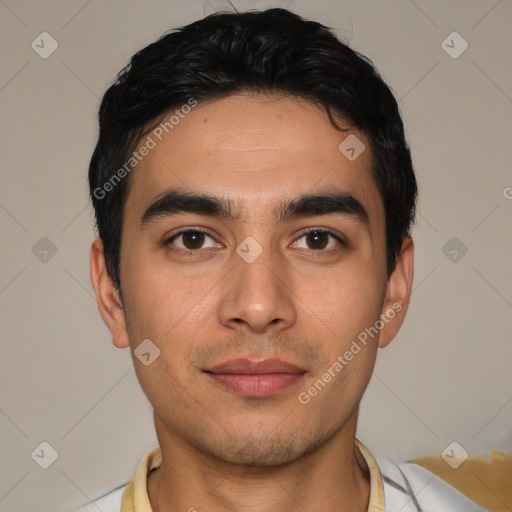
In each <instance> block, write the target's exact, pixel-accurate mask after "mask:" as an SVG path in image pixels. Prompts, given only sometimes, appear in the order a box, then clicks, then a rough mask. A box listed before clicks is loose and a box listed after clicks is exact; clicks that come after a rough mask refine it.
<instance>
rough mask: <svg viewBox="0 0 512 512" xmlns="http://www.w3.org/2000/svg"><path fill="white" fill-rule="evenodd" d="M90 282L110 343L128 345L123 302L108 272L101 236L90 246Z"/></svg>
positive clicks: (125, 346) (117, 345)
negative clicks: (109, 335)
mask: <svg viewBox="0 0 512 512" xmlns="http://www.w3.org/2000/svg"><path fill="white" fill-rule="evenodd" d="M91 283H92V287H93V288H94V292H95V293H96V300H97V301H98V310H99V312H100V315H101V318H103V321H104V322H105V324H106V326H107V327H108V328H109V330H110V332H111V334H112V343H113V344H114V345H115V346H116V347H117V348H127V347H129V346H130V343H129V340H128V333H127V332H126V319H125V316H124V308H123V304H122V302H121V298H120V296H119V292H118V290H117V289H116V287H115V285H114V281H113V280H112V278H111V277H110V275H109V273H108V270H107V261H106V258H105V250H104V246H103V241H102V240H101V238H97V239H96V240H95V241H94V242H93V244H92V247H91Z"/></svg>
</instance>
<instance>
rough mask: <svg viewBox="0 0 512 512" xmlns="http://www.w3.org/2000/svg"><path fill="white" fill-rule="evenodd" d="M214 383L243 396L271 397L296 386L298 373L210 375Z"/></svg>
mask: <svg viewBox="0 0 512 512" xmlns="http://www.w3.org/2000/svg"><path fill="white" fill-rule="evenodd" d="M209 375H210V377H212V378H213V379H214V380H215V382H217V383H218V384H220V385H222V386H224V387H226V388H228V389H230V390H231V391H234V392H235V393H238V394H239V395H243V396H252V397H265V396H272V395H275V394H276V393H279V392H280V391H283V390H284V389H286V388H288V387H290V386H292V385H293V384H296V383H297V382H298V381H299V380H300V379H301V378H302V374H300V373H268V374H257V375H252V374H236V373H210V374H209Z"/></svg>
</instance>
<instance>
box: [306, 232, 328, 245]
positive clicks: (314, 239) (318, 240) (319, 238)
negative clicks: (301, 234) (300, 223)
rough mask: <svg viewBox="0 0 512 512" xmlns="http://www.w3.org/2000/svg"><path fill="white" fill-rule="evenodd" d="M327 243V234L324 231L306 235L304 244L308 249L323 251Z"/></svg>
mask: <svg viewBox="0 0 512 512" xmlns="http://www.w3.org/2000/svg"><path fill="white" fill-rule="evenodd" d="M328 243H329V233H326V232H325V231H311V232H310V233H308V234H307V235H306V244H307V246H308V248H309V249H325V247H327V244H328Z"/></svg>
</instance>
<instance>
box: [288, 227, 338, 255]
mask: <svg viewBox="0 0 512 512" xmlns="http://www.w3.org/2000/svg"><path fill="white" fill-rule="evenodd" d="M293 246H294V247H295V248H298V249H309V250H312V251H322V252H327V251H328V250H329V249H336V246H344V247H346V243H345V241H344V240H343V239H341V238H340V237H339V236H337V235H335V234H334V233H331V232H330V231H325V230H323V229H312V230H311V231H308V232H307V233H303V234H302V236H300V237H299V238H298V239H297V241H296V242H295V243H294V244H293Z"/></svg>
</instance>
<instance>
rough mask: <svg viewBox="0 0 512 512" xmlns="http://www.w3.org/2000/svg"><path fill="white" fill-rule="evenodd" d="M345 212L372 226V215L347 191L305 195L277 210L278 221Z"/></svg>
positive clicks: (344, 213)
mask: <svg viewBox="0 0 512 512" xmlns="http://www.w3.org/2000/svg"><path fill="white" fill-rule="evenodd" d="M332 213H335V214H343V215H349V216H352V217H354V218H355V219H356V220H358V221H359V222H361V224H363V225H364V226H365V227H366V228H369V227H370V216H369V215H368V211H367V210H366V208H365V207H364V206H363V204H362V203H361V201H359V200H358V199H356V198H355V197H354V196H353V195H351V194H349V193H347V192H328V193H324V194H314V195H304V196H301V197H299V198H297V199H294V200H292V201H289V202H286V203H284V204H282V205H281V206H280V207H278V208H277V210H276V220H277V222H285V221H287V220H288V219H291V218H297V217H313V216H316V215H329V214H332Z"/></svg>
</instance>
